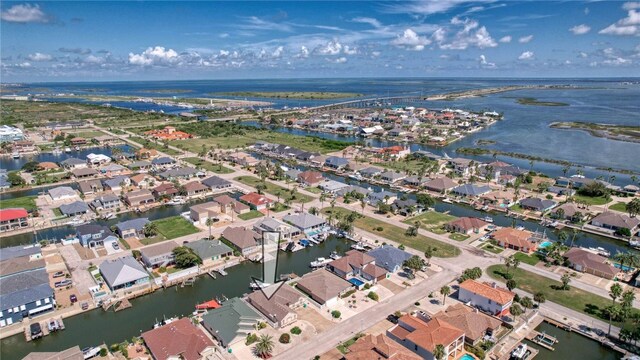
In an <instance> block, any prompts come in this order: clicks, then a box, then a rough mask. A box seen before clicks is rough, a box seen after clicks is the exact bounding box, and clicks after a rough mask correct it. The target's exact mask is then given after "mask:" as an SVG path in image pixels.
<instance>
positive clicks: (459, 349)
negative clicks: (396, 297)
mask: <svg viewBox="0 0 640 360" xmlns="http://www.w3.org/2000/svg"><path fill="white" fill-rule="evenodd" d="M387 336H389V337H390V338H391V339H393V340H395V341H397V342H399V343H400V344H402V345H404V347H406V348H407V349H409V350H411V351H413V352H415V353H416V354H418V355H420V356H421V357H422V358H423V359H433V358H434V356H433V352H434V350H435V348H436V346H437V345H442V346H444V357H443V358H444V359H449V357H452V358H453V359H457V358H458V355H461V354H462V353H463V352H464V330H462V329H459V328H457V327H455V326H454V325H452V324H450V323H448V322H447V321H445V320H443V319H435V318H434V319H432V320H430V321H428V322H425V321H423V320H421V319H418V318H417V317H415V316H411V315H404V316H402V317H401V318H400V319H398V324H396V325H395V326H393V327H392V328H391V329H389V330H387Z"/></svg>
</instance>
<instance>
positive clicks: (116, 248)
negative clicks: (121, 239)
mask: <svg viewBox="0 0 640 360" xmlns="http://www.w3.org/2000/svg"><path fill="white" fill-rule="evenodd" d="M111 246H112V247H113V250H120V246H119V245H118V243H117V242H115V241H114V242H112V243H111Z"/></svg>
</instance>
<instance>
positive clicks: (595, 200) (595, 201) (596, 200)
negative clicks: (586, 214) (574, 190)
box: [572, 194, 611, 205]
mask: <svg viewBox="0 0 640 360" xmlns="http://www.w3.org/2000/svg"><path fill="white" fill-rule="evenodd" d="M572 198H573V199H575V200H579V201H583V202H585V203H587V204H589V205H604V204H607V203H609V202H610V201H611V199H606V198H604V197H602V196H598V197H591V196H584V195H580V194H575V195H573V196H572Z"/></svg>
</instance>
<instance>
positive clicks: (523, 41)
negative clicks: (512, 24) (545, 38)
mask: <svg viewBox="0 0 640 360" xmlns="http://www.w3.org/2000/svg"><path fill="white" fill-rule="evenodd" d="M531 40H533V35H527V36H523V37H521V38H520V39H518V42H519V43H520V44H526V43H528V42H530V41H531Z"/></svg>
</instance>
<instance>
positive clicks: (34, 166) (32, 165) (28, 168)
mask: <svg viewBox="0 0 640 360" xmlns="http://www.w3.org/2000/svg"><path fill="white" fill-rule="evenodd" d="M38 168H39V165H38V162H37V161H28V162H26V163H25V164H24V165H22V171H24V172H28V173H31V172H34V171H37V170H38Z"/></svg>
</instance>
